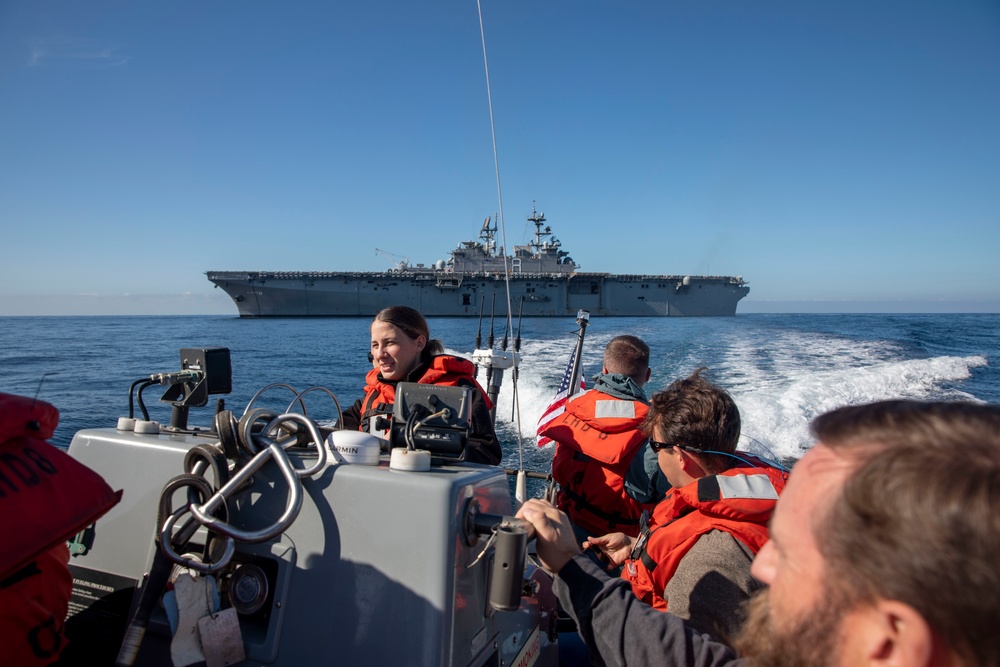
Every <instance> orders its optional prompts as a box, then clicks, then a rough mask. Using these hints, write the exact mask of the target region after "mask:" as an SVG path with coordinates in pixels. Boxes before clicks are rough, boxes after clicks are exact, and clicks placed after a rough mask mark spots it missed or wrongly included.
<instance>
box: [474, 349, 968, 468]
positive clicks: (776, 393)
mask: <svg viewBox="0 0 1000 667" xmlns="http://www.w3.org/2000/svg"><path fill="white" fill-rule="evenodd" d="M758 333H759V332H758ZM773 334H774V332H769V335H768V336H767V338H766V339H765V338H757V339H753V338H752V337H744V336H741V335H740V334H739V333H738V332H736V333H730V334H728V335H726V336H723V337H720V338H719V339H717V340H714V341H711V346H706V347H705V348H697V349H693V350H687V351H685V352H684V353H683V355H682V356H681V357H680V358H676V359H673V360H672V362H670V363H672V364H673V365H672V366H669V365H668V366H663V365H662V364H661V365H658V363H657V360H656V359H655V350H654V359H653V363H652V365H653V370H654V378H656V379H657V380H658V382H651V383H650V386H649V387H648V388H649V389H650V390H651V392H652V391H656V390H658V389H662V388H663V387H665V386H666V385H667V384H668V383H669V382H670V381H672V380H673V379H676V378H678V377H684V376H686V375H688V374H690V373H691V372H692V371H693V370H694V369H695V368H696V367H697V366H700V365H706V366H709V367H710V371H709V378H710V379H711V380H712V381H713V382H716V383H718V384H720V385H722V386H723V387H725V388H726V389H727V390H729V391H730V393H732V395H733V397H734V399H735V400H736V403H737V405H738V406H739V407H740V413H741V416H742V419H743V429H742V432H743V434H744V436H745V438H744V439H743V441H742V443H741V445H740V446H741V448H743V449H750V450H751V451H758V452H760V451H762V450H760V449H759V447H758V446H757V445H756V444H755V443H759V444H760V445H763V446H764V447H766V451H769V452H770V453H771V454H772V455H773V456H774V457H775V458H777V459H797V458H799V457H800V456H801V455H802V453H803V452H804V451H805V450H807V449H808V448H809V447H810V446H811V444H812V440H811V438H810V435H809V428H808V427H809V422H810V420H812V418H813V417H815V416H816V415H819V414H821V413H823V412H825V411H827V410H830V409H833V408H837V407H841V406H844V405H853V404H860V403H868V402H872V401H877V400H885V399H892V398H912V399H923V398H940V397H942V395H947V396H949V397H951V398H963V399H973V400H975V399H974V398H973V397H972V396H970V395H968V394H965V393H963V392H961V391H959V390H953V389H952V390H949V389H948V388H947V387H946V385H948V384H949V383H952V382H958V381H962V380H965V379H967V378H969V377H970V369H972V368H975V367H978V366H985V365H986V364H987V360H986V358H985V357H983V356H970V357H954V356H945V357H933V358H928V359H903V358H902V357H903V356H905V354H904V353H903V351H902V350H900V349H899V346H898V345H897V344H896V343H895V342H891V341H889V342H886V341H858V340H850V339H846V338H839V337H836V336H831V335H824V334H813V333H804V332H798V331H788V332H779V333H778V334H777V335H773ZM611 337H612V334H606V335H602V336H590V335H588V337H587V339H586V345H585V348H584V376H585V377H586V379H587V383H588V385H589V384H590V377H591V376H592V375H594V374H595V373H597V372H599V371H600V366H601V354H602V352H603V349H604V345H605V344H606V343H607V341H608V340H609V339H610V338H611ZM572 342H573V340H572V338H567V339H562V340H550V341H532V342H526V343H525V346H524V348H523V349H522V363H521V373H520V375H519V379H518V392H519V399H520V401H519V402H520V433H521V438H522V441H523V446H524V452H525V454H524V455H525V467H527V468H529V469H546V470H547V463H548V461H549V460H551V456H552V452H551V449H552V448H551V447H547V448H544V449H543V450H538V449H537V448H536V447H535V428H536V425H537V422H538V419H539V417H540V416H541V415H542V413H543V412H544V410H545V408H546V406H547V405H548V404H549V402H550V401H551V400H552V397H553V396H554V395H555V392H556V390H557V388H558V385H559V381H560V379H561V378H562V374H563V371H564V369H565V367H566V364H567V363H568V361H569V355H570V352H571V351H572ZM480 382H483V383H485V380H484V378H483V377H482V376H480ZM512 404H513V383H512V382H511V381H510V372H509V371H508V372H507V374H506V375H505V378H504V383H503V385H502V388H501V392H500V397H499V400H498V406H497V431H498V434H500V436H501V439H503V440H505V441H515V440H516V435H517V430H516V428H515V424H514V423H512V421H511V406H512ZM515 419H516V417H515ZM533 464H534V465H533ZM505 465H515V466H516V465H517V453H516V451H515V452H513V453H512V454H508V456H507V460H506V461H505Z"/></svg>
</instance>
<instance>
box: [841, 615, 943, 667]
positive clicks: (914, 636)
mask: <svg viewBox="0 0 1000 667" xmlns="http://www.w3.org/2000/svg"><path fill="white" fill-rule="evenodd" d="M851 615H852V616H854V618H853V619H852V620H851V621H850V622H849V623H848V626H849V627H847V628H845V630H846V631H847V633H850V634H853V635H854V636H855V637H856V638H857V639H858V641H859V645H858V649H859V652H860V655H859V656H858V658H859V659H860V661H859V662H858V663H857V664H865V665H880V666H881V667H912V666H914V665H916V666H918V667H924V666H925V665H932V664H935V661H934V656H935V654H936V653H937V652H938V651H940V650H941V649H942V647H941V646H940V645H938V644H939V638H938V637H937V636H936V635H935V633H934V631H933V630H932V629H931V627H930V625H928V623H927V621H926V620H924V617H923V616H921V615H920V614H919V613H918V612H917V610H916V609H914V608H913V607H911V606H910V605H908V604H904V603H902V602H898V601H896V600H882V599H879V600H877V601H876V602H875V603H874V604H873V605H871V606H870V607H867V608H862V609H859V610H857V611H855V612H854V613H852V614H851ZM845 657H848V658H849V657H850V656H845Z"/></svg>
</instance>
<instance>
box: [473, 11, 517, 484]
mask: <svg viewBox="0 0 1000 667" xmlns="http://www.w3.org/2000/svg"><path fill="white" fill-rule="evenodd" d="M476 8H477V9H478V11H479V36H480V39H481V40H482V44H483V67H484V68H485V70H486V99H487V101H488V103H489V109H490V137H491V138H492V141H493V170H494V172H495V173H496V179H497V205H498V207H499V208H498V213H497V218H498V219H499V223H500V224H499V226H500V239H501V241H502V242H503V247H504V252H503V253H502V255H503V273H504V285H505V287H506V292H507V329H508V331H513V329H514V326H513V324H514V323H513V318H512V315H511V311H512V310H513V309H512V308H511V299H510V267H509V266H508V265H507V248H508V247H510V246H508V245H507V226H506V223H505V219H504V214H503V191H502V189H501V187H500V158H499V153H498V151H497V132H496V123H495V122H494V118H493V92H492V89H491V87H490V61H489V57H488V56H487V54H486V29H485V27H484V25H483V5H482V1H481V0H476ZM511 377H512V378H513V382H514V387H513V398H514V414H515V415H516V420H515V422H516V423H515V424H514V427H515V428H514V430H515V431H517V456H518V478H519V481H520V480H521V479H523V476H524V454H523V452H522V444H523V442H522V439H521V411H520V408H519V404H518V397H517V370H516V365H515V370H514V372H513V373H512V374H511ZM519 486H520V485H519ZM520 495H522V494H520V493H517V494H515V500H518V501H519V502H523V501H524V498H523V497H518V496H520Z"/></svg>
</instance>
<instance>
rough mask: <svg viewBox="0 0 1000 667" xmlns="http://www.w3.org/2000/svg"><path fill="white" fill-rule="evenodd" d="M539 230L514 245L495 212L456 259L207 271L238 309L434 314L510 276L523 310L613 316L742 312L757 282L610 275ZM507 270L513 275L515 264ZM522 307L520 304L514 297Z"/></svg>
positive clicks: (460, 305)
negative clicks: (505, 242)
mask: <svg viewBox="0 0 1000 667" xmlns="http://www.w3.org/2000/svg"><path fill="white" fill-rule="evenodd" d="M528 221H529V222H531V223H533V224H534V226H535V233H534V238H533V239H532V241H531V242H530V243H528V244H526V245H520V246H514V250H513V252H512V253H510V254H506V253H505V251H504V249H503V248H502V247H498V246H497V243H496V231H497V228H496V225H495V224H491V219H490V218H487V219H486V221H485V222H484V223H483V226H482V228H481V230H480V234H479V239H478V240H476V241H463V242H462V243H460V244H459V246H458V247H457V248H455V249H454V250H452V251H451V253H450V255H451V256H450V258H449V259H448V260H442V261H438V262H435V263H434V264H433V265H431V266H425V265H423V264H417V265H415V266H411V265H410V264H409V262H408V261H405V262H400V263H399V264H397V266H396V267H395V268H393V269H391V270H389V271H385V272H355V271H331V272H325V271H208V272H207V274H206V275H207V276H208V279H209V280H210V281H212V282H213V283H215V285H216V286H217V287H221V288H222V289H224V290H225V291H226V293H227V294H229V296H230V297H232V299H233V301H234V302H235V303H236V307H237V309H238V310H239V314H240V317H357V316H372V315H374V314H375V313H377V312H378V311H379V310H381V309H382V308H385V307H388V306H410V307H412V308H416V309H417V310H419V311H420V312H421V313H423V314H424V315H425V316H428V317H473V316H478V315H479V314H480V313H481V308H482V304H484V303H491V302H492V301H493V300H494V299H495V300H496V301H497V302H499V303H506V300H507V287H506V281H507V280H509V283H510V297H511V302H512V303H514V304H523V305H522V306H520V307H521V308H523V311H522V314H523V315H524V316H525V317H567V316H572V315H573V314H575V313H576V312H578V311H579V310H587V311H590V313H591V314H593V315H598V316H605V317H705V316H727V315H735V314H736V304H737V303H738V302H739V300H740V299H742V298H743V297H745V296H746V295H747V294H748V293H749V291H750V288H749V286H748V285H747V283H746V282H745V281H744V280H743V277H742V276H692V275H654V274H612V273H590V272H583V271H580V270H579V269H580V266H579V265H578V264H576V262H574V261H573V258H572V257H570V256H569V253H568V252H566V251H565V250H562V243H561V242H560V241H559V240H558V239H557V238H556V237H555V236H553V234H552V228H551V227H549V226H547V225H546V224H545V222H546V219H545V214H544V213H539V212H537V211H535V210H534V209H532V213H531V215H530V216H529V217H528ZM508 272H509V276H508V275H507V273H508ZM516 307H517V306H516Z"/></svg>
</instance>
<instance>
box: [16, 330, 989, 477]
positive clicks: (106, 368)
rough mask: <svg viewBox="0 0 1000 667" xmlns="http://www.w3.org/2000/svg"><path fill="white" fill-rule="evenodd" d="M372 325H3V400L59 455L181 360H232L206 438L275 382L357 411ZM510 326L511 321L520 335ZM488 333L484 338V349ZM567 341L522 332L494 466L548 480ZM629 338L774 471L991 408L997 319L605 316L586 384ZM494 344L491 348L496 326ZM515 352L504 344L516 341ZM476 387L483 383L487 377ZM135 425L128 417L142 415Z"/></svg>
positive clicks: (662, 374) (586, 356) (567, 335)
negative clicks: (195, 356) (28, 405)
mask: <svg viewBox="0 0 1000 667" xmlns="http://www.w3.org/2000/svg"><path fill="white" fill-rule="evenodd" d="M429 323H430V327H431V334H432V336H433V337H435V338H439V339H440V340H441V341H442V342H443V343H444V344H445V347H446V348H447V349H448V350H449V351H451V352H453V353H457V354H463V355H471V352H472V350H473V349H474V347H475V338H476V333H477V331H476V330H477V321H476V320H475V319H459V318H432V319H431V320H430V321H429ZM368 324H369V320H368V319H367V318H350V319H268V320H241V319H239V318H237V317H228V316H193V317H176V316H172V317H3V318H0V391H3V392H7V393H14V394H21V395H26V396H35V395H37V396H38V397H39V398H41V399H43V400H45V401H48V402H49V403H52V404H54V405H55V406H56V407H57V408H59V410H60V413H61V419H60V425H59V428H58V430H57V431H56V434H55V436H54V437H53V439H52V442H53V444H55V445H58V446H62V447H66V446H68V445H69V443H70V441H71V439H72V437H73V434H74V433H75V432H76V431H78V430H80V429H82V428H93V427H106V426H114V425H115V423H116V421H117V418H118V417H119V416H123V415H126V414H127V413H128V391H129V385H130V384H131V383H132V382H134V381H135V380H139V379H142V378H143V377H148V376H149V375H150V374H151V373H162V372H170V371H176V370H179V369H180V357H179V350H180V348H185V347H195V348H200V347H228V348H229V349H230V351H231V355H232V369H233V377H232V381H233V391H232V393H231V394H228V395H225V396H212V397H210V399H211V400H210V403H209V405H208V406H207V407H205V408H196V409H192V410H191V418H190V423H191V424H195V425H207V424H209V423H210V419H211V413H212V409H213V407H214V403H215V400H216V399H217V398H223V399H224V400H225V402H226V407H227V408H229V409H232V410H234V411H237V412H238V413H239V412H242V410H243V408H244V407H245V406H246V405H247V403H248V402H249V401H250V399H251V397H253V396H254V394H255V393H256V392H257V391H258V390H260V389H262V388H263V387H265V386H266V385H269V384H271V383H285V384H288V385H290V386H291V387H294V388H295V389H296V390H298V391H302V390H304V389H307V388H309V387H313V386H322V387H326V388H327V389H329V390H330V391H331V392H332V393H333V394H334V395H335V396H336V397H337V399H338V401H339V402H340V404H341V406H343V407H344V408H346V407H347V406H348V405H350V404H351V403H353V401H354V400H356V399H357V398H359V397H360V396H361V393H362V387H363V384H364V374H365V373H366V372H367V370H368V368H369V367H370V366H369V363H368V360H367V356H366V355H367V350H368V342H369V338H368ZM515 324H516V323H515ZM489 328H490V327H489V324H488V323H485V324H484V325H483V330H482V337H483V340H484V341H485V340H486V338H487V336H488V335H489ZM576 330H577V326H576V322H575V320H574V319H573V318H566V319H549V318H536V319H530V320H525V321H524V322H523V324H522V326H521V340H522V344H521V354H522V362H521V370H520V374H519V377H518V381H517V390H516V395H517V400H516V401H515V390H514V383H513V382H512V381H511V378H510V373H509V372H508V373H507V374H506V376H505V381H504V384H503V388H502V391H501V393H500V397H499V400H498V408H497V433H498V435H499V436H500V438H501V441H502V442H503V446H504V453H505V457H504V464H505V465H506V466H507V467H518V466H519V462H521V461H523V467H524V468H525V469H528V470H537V471H545V472H547V471H548V468H549V465H550V461H551V457H552V450H551V447H549V448H542V449H538V448H537V447H536V446H535V437H534V433H535V425H536V423H537V421H538V417H539V416H540V415H541V413H542V411H543V410H544V408H545V406H546V404H547V403H548V401H549V400H550V399H551V398H552V396H553V394H554V393H555V391H556V388H557V385H558V383H559V379H560V377H561V376H562V373H563V370H564V369H565V366H566V363H567V361H568V359H569V355H570V352H571V350H572V347H573V345H574V344H575V340H576V335H575V332H576ZM622 333H630V334H634V335H637V336H639V337H641V338H642V339H644V340H645V341H646V342H647V343H648V344H649V346H650V348H651V350H652V359H651V366H652V378H651V380H650V384H649V385H648V386H647V388H648V389H650V390H651V391H655V390H656V389H658V388H662V387H664V386H666V385H667V384H669V383H670V382H671V381H672V380H674V379H676V378H678V377H684V376H686V375H688V374H690V373H691V372H692V371H693V370H694V369H695V368H697V367H699V366H705V367H707V368H708V369H709V370H708V372H707V375H708V377H709V378H710V379H712V380H713V381H714V382H716V383H718V384H720V385H722V386H723V387H725V388H726V389H727V390H729V391H730V393H731V394H732V395H733V397H734V398H735V400H736V403H737V405H738V406H739V407H740V411H741V415H742V418H743V436H744V437H745V438H746V440H745V444H746V445H748V446H756V444H757V443H759V444H760V445H763V446H765V447H767V448H768V450H770V452H771V453H772V454H773V455H774V456H775V457H777V458H781V459H796V458H798V457H799V456H801V454H802V453H803V452H804V451H805V450H806V449H808V448H809V447H810V446H811V444H812V442H811V440H810V438H809V432H808V424H809V421H810V420H811V419H812V418H813V417H815V416H816V415H818V414H820V413H822V412H824V411H826V410H829V409H832V408H835V407H838V406H842V405H847V404H856V403H865V402H870V401H874V400H880V399H888V398H915V399H964V400H974V401H984V402H990V403H998V402H1000V315H996V314H988V315H976V314H970V315H954V314H942V315H897V314H892V315H872V314H858V315H814V314H810V315H788V314H781V315H777V314H776V315H764V314H749V315H737V316H736V317H727V318H692V319H660V318H639V319H636V318H599V317H594V318H593V319H592V320H591V323H590V326H589V327H588V328H587V333H586V339H585V344H584V353H583V368H584V373H585V376H586V377H587V378H588V379H589V377H590V376H592V375H593V374H595V373H597V372H599V371H600V368H601V355H602V352H603V349H604V345H605V344H606V343H607V341H608V340H610V339H611V338H612V337H614V336H616V335H619V334H622ZM494 334H495V338H496V341H497V346H499V343H500V339H501V338H502V336H503V324H502V322H501V323H497V324H496V325H495V327H494ZM511 338H513V336H511ZM480 381H481V382H484V383H485V380H484V379H483V377H482V376H481V377H480ZM162 392H163V388H162V387H159V386H152V387H149V388H148V389H147V390H146V391H145V393H144V394H143V397H144V400H145V403H146V405H147V407H148V409H149V412H150V415H151V417H152V418H153V419H157V420H159V421H161V422H168V421H169V415H170V407H169V405H167V404H165V403H161V402H160V401H159V397H160V395H161V394H162ZM292 396H293V394H292V392H291V391H289V390H288V389H285V388H280V387H275V388H272V389H269V390H268V391H266V392H264V394H263V395H262V396H261V398H260V400H259V403H258V404H259V405H263V406H267V407H272V408H275V409H278V408H286V407H287V406H288V404H289V403H290V402H291V399H292ZM306 404H307V408H308V410H309V414H310V416H312V417H314V418H317V419H321V420H332V419H335V418H336V407H335V405H334V402H333V400H331V399H330V397H329V396H328V395H326V394H325V393H323V392H312V393H310V394H309V395H308V397H307V399H306ZM137 412H138V409H137Z"/></svg>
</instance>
